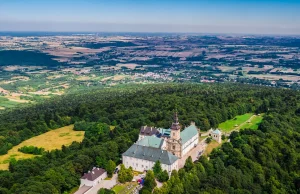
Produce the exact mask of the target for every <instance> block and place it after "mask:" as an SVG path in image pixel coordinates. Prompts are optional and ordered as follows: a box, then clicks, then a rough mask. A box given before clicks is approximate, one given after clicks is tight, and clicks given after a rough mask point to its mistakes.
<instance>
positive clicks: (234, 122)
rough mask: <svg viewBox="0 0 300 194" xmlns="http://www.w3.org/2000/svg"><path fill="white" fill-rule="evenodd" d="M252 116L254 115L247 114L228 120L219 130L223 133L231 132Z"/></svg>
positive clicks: (220, 125)
mask: <svg viewBox="0 0 300 194" xmlns="http://www.w3.org/2000/svg"><path fill="white" fill-rule="evenodd" d="M252 116H253V113H246V114H244V115H239V116H236V117H234V118H233V119H230V120H227V121H225V122H223V123H221V124H219V127H218V128H220V129H221V130H222V131H225V132H229V131H231V130H233V129H235V128H237V127H239V126H240V125H241V124H243V123H245V122H247V121H248V120H249V119H250V118H251V117H252Z"/></svg>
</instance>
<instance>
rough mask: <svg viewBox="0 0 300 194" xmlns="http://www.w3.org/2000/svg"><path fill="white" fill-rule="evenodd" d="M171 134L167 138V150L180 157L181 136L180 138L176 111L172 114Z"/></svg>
mask: <svg viewBox="0 0 300 194" xmlns="http://www.w3.org/2000/svg"><path fill="white" fill-rule="evenodd" d="M170 129H171V136H170V138H169V139H168V140H167V150H168V151H169V152H171V153H173V154H174V155H175V156H177V157H179V158H181V157H182V150H181V149H182V148H181V138H180V129H181V127H180V124H179V121H178V115H177V112H175V114H174V120H173V123H172V125H171V128H170Z"/></svg>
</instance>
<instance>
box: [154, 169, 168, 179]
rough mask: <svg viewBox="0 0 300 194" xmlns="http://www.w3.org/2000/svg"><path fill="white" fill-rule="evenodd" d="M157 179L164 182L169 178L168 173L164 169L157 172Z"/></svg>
mask: <svg viewBox="0 0 300 194" xmlns="http://www.w3.org/2000/svg"><path fill="white" fill-rule="evenodd" d="M157 180H158V181H159V182H166V181H167V180H169V174H168V172H167V171H166V170H164V171H162V172H161V173H159V175H158V177H157Z"/></svg>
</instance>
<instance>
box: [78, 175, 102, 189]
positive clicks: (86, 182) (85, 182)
mask: <svg viewBox="0 0 300 194" xmlns="http://www.w3.org/2000/svg"><path fill="white" fill-rule="evenodd" d="M106 177H107V172H105V173H103V174H102V175H101V176H99V177H98V178H97V179H95V180H94V181H90V180H88V179H80V187H81V186H83V185H86V186H96V185H97V184H99V183H100V182H101V181H103V180H104V179H105V178H106Z"/></svg>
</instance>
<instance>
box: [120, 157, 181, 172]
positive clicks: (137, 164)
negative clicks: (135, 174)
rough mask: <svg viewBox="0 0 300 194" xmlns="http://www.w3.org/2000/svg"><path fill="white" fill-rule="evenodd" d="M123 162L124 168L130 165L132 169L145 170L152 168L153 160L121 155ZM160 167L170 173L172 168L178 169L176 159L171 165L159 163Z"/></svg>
mask: <svg viewBox="0 0 300 194" xmlns="http://www.w3.org/2000/svg"><path fill="white" fill-rule="evenodd" d="M123 164H124V166H125V167H126V168H129V167H130V166H131V167H132V169H133V170H136V171H139V172H144V171H145V170H152V168H153V166H154V164H155V162H152V161H149V160H142V159H137V158H133V157H128V156H123ZM161 167H162V169H163V170H166V171H167V172H169V173H171V172H172V170H178V160H176V161H175V162H174V163H173V164H172V165H167V164H161Z"/></svg>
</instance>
